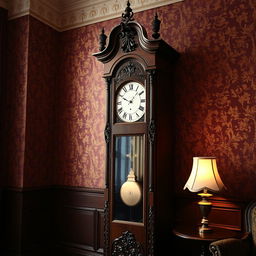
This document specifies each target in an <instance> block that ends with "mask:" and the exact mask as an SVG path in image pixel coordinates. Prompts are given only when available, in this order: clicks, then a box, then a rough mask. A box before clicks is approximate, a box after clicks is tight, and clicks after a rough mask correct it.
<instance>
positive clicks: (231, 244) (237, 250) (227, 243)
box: [209, 234, 252, 256]
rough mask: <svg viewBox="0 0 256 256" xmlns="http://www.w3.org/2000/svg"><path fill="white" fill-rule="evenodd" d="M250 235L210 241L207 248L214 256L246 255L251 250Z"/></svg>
mask: <svg viewBox="0 0 256 256" xmlns="http://www.w3.org/2000/svg"><path fill="white" fill-rule="evenodd" d="M251 244H252V240H251V235H250V234H246V235H245V236H244V237H243V238H241V239H237V238H227V239H222V240H218V241H215V242H212V243H211V244H210V245H209V250H210V252H211V253H212V255H214V256H236V255H237V256H248V255H250V251H251Z"/></svg>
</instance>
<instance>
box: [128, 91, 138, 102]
mask: <svg viewBox="0 0 256 256" xmlns="http://www.w3.org/2000/svg"><path fill="white" fill-rule="evenodd" d="M137 94H138V93H137V92H136V93H135V95H134V96H133V97H132V99H131V100H130V101H129V104H130V103H133V99H134V98H135V97H136V95H137Z"/></svg>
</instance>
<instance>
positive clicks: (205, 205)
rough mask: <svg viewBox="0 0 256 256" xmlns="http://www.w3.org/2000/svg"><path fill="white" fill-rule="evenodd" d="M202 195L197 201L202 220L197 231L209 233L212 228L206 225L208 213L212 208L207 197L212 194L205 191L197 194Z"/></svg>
mask: <svg viewBox="0 0 256 256" xmlns="http://www.w3.org/2000/svg"><path fill="white" fill-rule="evenodd" d="M198 195H200V196H201V197H202V200H201V201H200V202H199V203H198V204H199V208H200V211H201V214H202V217H203V218H202V220H201V224H202V226H201V227H200V228H199V233H210V232H212V229H211V228H210V227H209V226H208V219H207V217H208V215H209V213H210V211H211V208H212V203H211V202H209V201H208V200H207V198H208V197H210V196H212V194H209V193H207V191H204V193H200V194H198Z"/></svg>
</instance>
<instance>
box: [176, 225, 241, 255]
mask: <svg viewBox="0 0 256 256" xmlns="http://www.w3.org/2000/svg"><path fill="white" fill-rule="evenodd" d="M212 229H213V230H212V232H209V233H199V229H198V227H197V226H193V225H189V224H188V225H184V224H183V225H177V226H175V227H174V229H173V233H174V234H175V235H176V236H177V237H180V238H183V239H189V240H195V241H199V243H200V245H201V252H200V253H201V254H199V253H198V255H200V256H210V255H211V254H210V251H209V249H208V247H209V245H210V243H211V242H214V241H217V240H221V239H225V238H242V237H243V236H244V235H245V233H244V232H241V231H234V230H228V229H224V228H217V227H213V228H212Z"/></svg>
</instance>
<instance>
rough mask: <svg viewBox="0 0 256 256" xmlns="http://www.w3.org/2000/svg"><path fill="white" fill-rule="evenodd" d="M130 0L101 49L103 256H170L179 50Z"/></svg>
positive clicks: (99, 53)
mask: <svg viewBox="0 0 256 256" xmlns="http://www.w3.org/2000/svg"><path fill="white" fill-rule="evenodd" d="M152 27H153V34H152V37H153V39H151V40H149V39H148V37H147V34H146V31H145V29H144V28H143V26H141V25H140V24H139V23H137V22H135V21H134V19H133V12H132V9H131V7H130V3H129V1H128V2H127V7H126V9H125V12H124V13H123V14H122V17H121V23H120V25H118V26H116V27H114V28H113V29H112V31H111V33H110V36H109V42H108V45H107V47H106V48H105V45H106V38H107V36H106V35H105V34H104V30H102V33H101V35H100V52H98V53H95V54H93V55H94V56H95V57H97V59H98V60H99V61H101V62H103V64H104V74H103V77H104V78H105V80H106V84H107V116H106V127H105V140H106V145H107V153H106V182H105V183H106V184H105V186H106V188H105V209H104V255H107V256H109V255H112V256H119V255H133V256H136V255H140V256H142V255H143V256H150V255H159V256H160V255H164V254H162V253H161V252H165V246H167V245H168V244H167V243H168V242H169V237H170V234H171V227H172V219H173V217H172V194H173V192H172V187H173V185H172V182H173V177H172V176H173V175H172V173H173V160H172V155H173V152H172V148H173V144H174V141H173V129H174V128H173V119H174V116H173V112H174V109H173V107H174V106H173V97H174V92H173V89H174V82H173V74H174V69H175V63H176V60H177V58H178V55H179V54H178V53H177V52H176V51H175V50H174V49H173V48H172V47H171V46H169V45H168V44H167V43H165V42H164V41H163V40H162V39H160V34H159V33H158V32H159V27H160V21H159V20H158V17H157V15H156V16H155V17H154V20H153V23H152Z"/></svg>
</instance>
